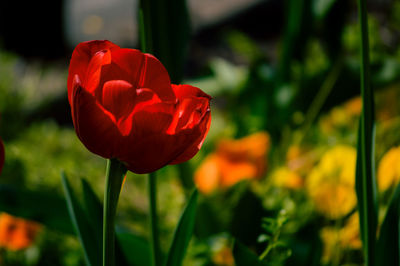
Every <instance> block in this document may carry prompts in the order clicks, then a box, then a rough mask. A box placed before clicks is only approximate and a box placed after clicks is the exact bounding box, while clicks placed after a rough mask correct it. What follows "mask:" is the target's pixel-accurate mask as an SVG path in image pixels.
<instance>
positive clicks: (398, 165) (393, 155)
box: [377, 146, 400, 191]
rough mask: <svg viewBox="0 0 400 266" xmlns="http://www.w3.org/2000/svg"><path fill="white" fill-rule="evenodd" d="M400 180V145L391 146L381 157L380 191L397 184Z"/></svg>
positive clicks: (379, 169) (379, 168) (379, 172)
mask: <svg viewBox="0 0 400 266" xmlns="http://www.w3.org/2000/svg"><path fill="white" fill-rule="evenodd" d="M399 180H400V146H399V147H394V148H391V149H390V150H389V151H388V152H387V153H386V154H385V155H384V156H383V157H382V159H381V161H380V163H379V167H378V180H377V182H378V188H379V191H385V190H386V189H388V188H390V187H392V186H394V185H396V184H397V183H398V181H399Z"/></svg>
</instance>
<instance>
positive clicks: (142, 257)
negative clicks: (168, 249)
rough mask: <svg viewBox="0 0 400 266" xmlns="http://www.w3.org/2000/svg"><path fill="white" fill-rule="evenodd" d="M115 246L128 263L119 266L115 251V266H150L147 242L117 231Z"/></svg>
mask: <svg viewBox="0 0 400 266" xmlns="http://www.w3.org/2000/svg"><path fill="white" fill-rule="evenodd" d="M116 235H117V239H118V241H117V245H116V248H117V247H118V243H119V247H120V248H121V250H122V251H123V254H125V256H126V259H127V261H128V263H127V264H126V263H125V264H121V262H120V261H119V259H118V250H117V249H116V257H117V265H131V266H142V265H151V261H150V256H151V252H150V245H149V242H148V241H147V240H145V239H143V238H141V237H139V236H137V235H134V234H131V233H128V232H123V231H121V232H120V231H117V233H116Z"/></svg>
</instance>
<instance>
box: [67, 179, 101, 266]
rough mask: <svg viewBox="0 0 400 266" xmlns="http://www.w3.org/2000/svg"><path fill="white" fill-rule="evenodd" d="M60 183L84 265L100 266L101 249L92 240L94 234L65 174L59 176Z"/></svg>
mask: <svg viewBox="0 0 400 266" xmlns="http://www.w3.org/2000/svg"><path fill="white" fill-rule="evenodd" d="M61 181H62V185H63V189H64V192H65V198H66V201H67V207H68V212H69V214H70V217H71V220H72V224H73V226H74V228H75V231H76V233H77V235H78V238H79V241H80V242H81V245H82V247H83V251H84V255H85V262H86V265H93V266H97V265H101V256H100V254H101V249H100V250H99V249H98V248H97V245H96V243H94V239H96V238H95V234H94V232H93V231H92V228H91V227H90V224H89V222H88V221H87V219H86V215H85V213H84V211H83V209H82V208H81V205H80V204H79V202H78V200H77V199H76V196H75V194H74V192H73V191H72V188H71V185H70V183H69V182H68V180H67V177H66V176H65V173H62V174H61Z"/></svg>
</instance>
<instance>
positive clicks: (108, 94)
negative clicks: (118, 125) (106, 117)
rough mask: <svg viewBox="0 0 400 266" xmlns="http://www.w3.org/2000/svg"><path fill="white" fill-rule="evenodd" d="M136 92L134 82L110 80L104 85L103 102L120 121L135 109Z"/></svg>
mask: <svg viewBox="0 0 400 266" xmlns="http://www.w3.org/2000/svg"><path fill="white" fill-rule="evenodd" d="M135 96H136V92H135V90H134V89H133V87H132V84H130V83H128V82H127V81H124V80H110V81H107V82H106V83H105V84H104V86H103V97H102V102H103V106H104V108H106V109H107V110H108V111H110V112H111V113H112V114H113V115H114V116H115V119H116V120H117V121H118V119H119V118H121V117H122V116H127V115H129V113H130V112H131V111H132V110H133V107H134V100H135Z"/></svg>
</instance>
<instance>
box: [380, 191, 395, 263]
mask: <svg viewBox="0 0 400 266" xmlns="http://www.w3.org/2000/svg"><path fill="white" fill-rule="evenodd" d="M399 221H400V184H399V185H398V186H397V188H396V191H395V192H394V194H393V196H392V199H391V201H390V204H389V208H388V210H387V212H386V216H385V219H384V220H383V223H382V227H381V229H380V234H379V239H378V242H377V247H376V265H387V266H392V265H396V266H397V265H400V252H399V249H400V243H399V242H400V237H399V234H400V229H399Z"/></svg>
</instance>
